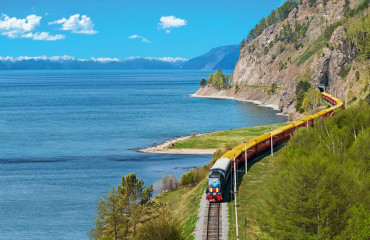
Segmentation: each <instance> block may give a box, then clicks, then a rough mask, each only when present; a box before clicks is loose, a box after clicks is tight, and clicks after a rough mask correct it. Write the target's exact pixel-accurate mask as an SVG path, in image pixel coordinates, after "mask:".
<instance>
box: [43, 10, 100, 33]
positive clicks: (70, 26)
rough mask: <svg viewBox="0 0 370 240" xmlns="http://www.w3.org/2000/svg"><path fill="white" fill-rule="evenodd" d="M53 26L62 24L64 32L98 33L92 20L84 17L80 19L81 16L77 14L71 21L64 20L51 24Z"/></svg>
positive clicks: (71, 17) (70, 18)
mask: <svg viewBox="0 0 370 240" xmlns="http://www.w3.org/2000/svg"><path fill="white" fill-rule="evenodd" d="M51 24H62V28H61V29H62V30H66V31H72V32H73V33H80V34H96V33H98V32H97V31H95V30H94V29H93V28H94V26H95V25H94V24H93V22H92V21H91V18H90V17H88V16H86V15H82V16H81V19H80V14H75V15H72V16H70V17H69V19H66V18H62V19H59V20H56V21H53V22H49V25H51Z"/></svg>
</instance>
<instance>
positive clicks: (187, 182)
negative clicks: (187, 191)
mask: <svg viewBox="0 0 370 240" xmlns="http://www.w3.org/2000/svg"><path fill="white" fill-rule="evenodd" d="M196 183H197V179H196V175H195V171H194V169H191V170H190V171H189V172H188V173H184V174H183V175H182V176H181V180H180V184H181V185H182V186H184V187H193V186H194V185H195V184H196Z"/></svg>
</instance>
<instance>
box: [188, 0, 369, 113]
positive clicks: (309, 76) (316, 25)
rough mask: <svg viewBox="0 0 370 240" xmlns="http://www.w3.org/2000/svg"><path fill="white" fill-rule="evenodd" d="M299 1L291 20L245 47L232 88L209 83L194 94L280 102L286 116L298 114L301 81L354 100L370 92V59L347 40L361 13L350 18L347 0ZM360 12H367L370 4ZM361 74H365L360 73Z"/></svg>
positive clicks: (354, 1) (355, 0)
mask: <svg viewBox="0 0 370 240" xmlns="http://www.w3.org/2000/svg"><path fill="white" fill-rule="evenodd" d="M296 2H297V6H296V7H295V8H294V9H292V10H291V11H290V13H289V15H288V16H287V18H286V19H284V20H283V21H280V22H277V23H274V24H272V25H270V26H268V27H266V28H265V29H264V30H263V31H262V33H261V34H260V35H259V36H257V37H255V38H254V39H253V40H251V41H249V42H247V43H246V44H245V45H244V47H243V48H242V49H241V50H240V57H239V60H238V62H237V64H236V66H235V70H234V75H233V80H232V83H233V84H234V87H233V88H231V89H229V90H223V93H216V92H215V90H214V89H213V88H212V87H205V88H203V89H200V90H199V91H198V92H197V93H196V94H195V95H199V96H207V95H214V96H216V95H220V94H221V95H225V96H226V95H227V96H228V97H231V96H235V97H236V98H238V99H248V100H257V101H261V102H262V103H266V104H274V105H277V106H278V107H279V109H280V110H281V111H282V112H283V113H284V114H289V113H293V114H296V117H298V114H297V113H296V111H295V107H294V101H295V97H296V96H295V88H296V85H297V83H298V82H299V81H300V80H308V81H310V83H311V84H312V85H313V86H316V87H319V86H321V87H325V90H326V91H327V92H329V93H332V94H334V95H335V96H337V97H339V98H341V99H344V100H345V99H347V97H349V98H351V99H352V98H353V97H354V96H356V94H368V91H369V90H368V89H367V88H368V87H366V89H365V91H364V89H363V88H364V86H365V85H368V83H367V81H368V79H369V74H370V73H369V61H368V58H366V56H365V57H364V56H363V55H361V54H359V52H358V49H357V48H356V46H354V44H353V43H349V41H348V40H347V34H346V31H347V26H348V25H349V24H351V21H353V18H354V17H356V16H354V17H353V16H352V17H351V16H348V10H346V9H345V4H346V1H345V0H331V1H328V0H317V1H314V0H302V1H296ZM348 3H349V6H348V7H349V9H356V7H358V5H360V4H361V3H362V4H363V3H364V1H362V0H352V1H349V2H348V1H347V5H348ZM366 5H368V3H366ZM344 11H347V14H346V13H345V12H344ZM356 14H361V17H363V16H367V15H368V8H367V7H366V8H365V9H364V10H363V11H361V13H356ZM260 23H261V22H260ZM356 72H358V73H357V75H358V74H359V75H360V77H358V76H356ZM272 83H276V84H277V85H278V86H280V88H279V90H278V91H276V92H275V93H274V94H271V93H270V94H268V91H261V88H259V87H254V86H266V87H267V86H270V85H271V84H272ZM236 85H238V87H237V89H235V86H236ZM244 88H248V90H244ZM235 90H237V91H235ZM242 94H244V95H242ZM347 95H350V96H347Z"/></svg>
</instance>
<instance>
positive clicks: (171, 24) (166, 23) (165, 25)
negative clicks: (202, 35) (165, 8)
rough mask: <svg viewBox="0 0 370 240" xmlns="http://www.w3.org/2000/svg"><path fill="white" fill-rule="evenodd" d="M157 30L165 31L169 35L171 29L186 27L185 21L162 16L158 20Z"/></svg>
mask: <svg viewBox="0 0 370 240" xmlns="http://www.w3.org/2000/svg"><path fill="white" fill-rule="evenodd" d="M159 21H160V22H159V23H158V25H159V27H158V29H164V30H166V33H170V32H171V30H172V29H174V28H178V27H182V26H186V24H187V21H186V20H185V19H181V18H177V17H175V16H163V17H161V19H160V20H159Z"/></svg>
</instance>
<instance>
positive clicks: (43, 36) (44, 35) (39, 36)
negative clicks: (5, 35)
mask: <svg viewBox="0 0 370 240" xmlns="http://www.w3.org/2000/svg"><path fill="white" fill-rule="evenodd" d="M21 37H22V38H31V39H33V40H46V41H55V40H61V39H64V38H65V36H64V35H62V34H56V35H50V34H49V33H48V32H36V33H32V32H29V33H26V34H23V35H22V36H21Z"/></svg>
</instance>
